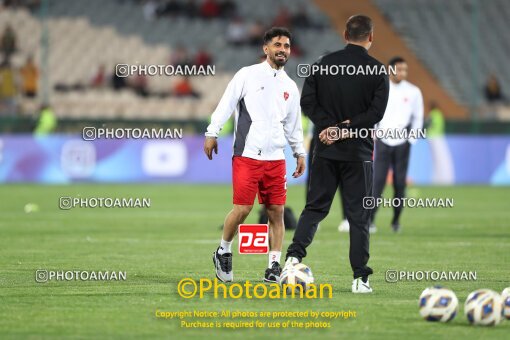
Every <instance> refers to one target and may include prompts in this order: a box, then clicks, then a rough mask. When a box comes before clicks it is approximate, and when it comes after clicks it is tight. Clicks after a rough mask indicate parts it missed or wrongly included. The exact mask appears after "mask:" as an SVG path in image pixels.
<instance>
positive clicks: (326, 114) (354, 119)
mask: <svg viewBox="0 0 510 340" xmlns="http://www.w3.org/2000/svg"><path fill="white" fill-rule="evenodd" d="M344 38H345V40H346V42H347V46H346V47H345V48H344V49H343V50H339V51H336V52H333V53H330V54H327V55H325V56H323V57H322V58H320V59H319V60H318V61H317V62H316V63H315V64H314V65H312V67H311V68H310V70H309V71H310V74H309V75H308V76H307V78H306V80H305V84H304V86H303V91H302V94H301V108H302V110H303V112H304V113H305V114H306V115H307V116H308V117H309V118H310V119H311V120H312V121H313V123H314V124H315V125H316V126H317V133H319V135H318V140H319V141H320V142H319V143H317V144H316V146H315V148H316V149H315V150H314V151H315V152H314V154H315V156H314V158H313V160H312V165H311V169H310V183H309V185H308V195H307V196H308V197H307V202H306V206H305V208H304V210H303V212H302V213H301V216H300V218H299V222H298V227H297V229H296V231H295V234H294V238H293V240H292V244H291V245H290V246H289V248H288V250H287V261H286V267H287V268H289V267H290V266H292V265H293V264H295V263H298V262H301V259H302V258H304V257H305V256H306V248H307V247H308V246H309V245H310V244H311V243H312V240H313V237H314V235H315V232H316V230H317V225H318V224H319V222H321V221H322V220H323V219H324V218H325V217H326V216H327V214H328V212H329V209H330V207H331V203H332V201H333V198H334V196H335V192H336V191H337V188H338V185H339V184H340V185H341V186H342V189H343V190H342V199H343V200H344V202H345V204H346V215H347V220H348V221H349V224H350V231H349V234H350V251H349V259H350V262H351V268H352V270H353V272H354V281H353V283H352V292H353V293H371V292H372V288H371V287H370V283H369V280H368V276H369V275H370V274H372V273H373V271H372V269H371V268H370V267H368V266H367V263H368V259H369V219H370V212H371V210H369V209H365V208H364V207H363V202H364V200H363V199H364V197H369V196H372V181H373V178H372V154H373V149H374V142H373V139H372V136H371V134H370V133H368V135H367V134H363V133H360V131H361V129H372V128H373V127H374V124H376V123H377V122H379V121H380V120H381V119H382V118H383V115H384V111H385V109H386V103H387V101H388V92H389V84H388V76H387V72H386V70H385V69H384V65H383V64H382V63H380V62H379V61H377V60H376V59H374V58H373V57H371V56H369V55H368V49H369V48H370V46H371V44H372V41H373V24H372V20H371V19H370V18H369V17H367V16H364V15H355V16H352V17H350V18H349V20H348V21H347V24H346V28H345V31H344ZM332 70H335V72H334V74H333V72H332ZM338 70H340V71H341V72H338ZM349 70H351V72H348V71H349ZM352 70H355V71H356V72H354V73H353V72H352ZM374 70H377V71H378V72H373V71H374ZM298 72H299V70H298ZM360 136H361V137H360ZM363 137H366V138H363Z"/></svg>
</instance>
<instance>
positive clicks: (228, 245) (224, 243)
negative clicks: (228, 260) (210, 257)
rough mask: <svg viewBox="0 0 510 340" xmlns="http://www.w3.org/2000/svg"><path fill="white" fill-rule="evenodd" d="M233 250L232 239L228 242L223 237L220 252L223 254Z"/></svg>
mask: <svg viewBox="0 0 510 340" xmlns="http://www.w3.org/2000/svg"><path fill="white" fill-rule="evenodd" d="M231 252H232V241H230V242H227V241H225V240H224V239H221V243H220V248H219V249H218V254H220V255H223V254H225V253H231Z"/></svg>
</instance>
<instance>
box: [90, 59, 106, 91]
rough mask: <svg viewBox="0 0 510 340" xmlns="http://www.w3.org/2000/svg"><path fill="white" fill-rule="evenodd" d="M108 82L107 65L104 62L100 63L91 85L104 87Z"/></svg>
mask: <svg viewBox="0 0 510 340" xmlns="http://www.w3.org/2000/svg"><path fill="white" fill-rule="evenodd" d="M105 84H106V67H105V65H104V64H101V65H99V67H98V68H97V71H96V73H95V74H94V76H93V77H92V79H91V80H90V87H92V88H95V89H96V88H102V87H104V86H105Z"/></svg>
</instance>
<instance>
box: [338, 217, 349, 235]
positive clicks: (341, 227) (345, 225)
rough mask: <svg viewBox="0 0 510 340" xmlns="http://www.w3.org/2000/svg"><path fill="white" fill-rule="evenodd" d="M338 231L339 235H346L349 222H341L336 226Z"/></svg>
mask: <svg viewBox="0 0 510 340" xmlns="http://www.w3.org/2000/svg"><path fill="white" fill-rule="evenodd" d="M338 231H339V232H341V233H348V232H349V221H347V220H342V222H341V223H340V225H339V226H338Z"/></svg>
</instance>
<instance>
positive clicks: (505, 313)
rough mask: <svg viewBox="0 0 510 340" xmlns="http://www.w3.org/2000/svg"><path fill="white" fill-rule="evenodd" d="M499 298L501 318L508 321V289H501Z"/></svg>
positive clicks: (509, 297)
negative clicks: (501, 308)
mask: <svg viewBox="0 0 510 340" xmlns="http://www.w3.org/2000/svg"><path fill="white" fill-rule="evenodd" d="M501 298H502V299H503V316H504V317H505V318H506V319H507V320H510V287H507V288H505V289H503V291H502V292H501Z"/></svg>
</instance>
